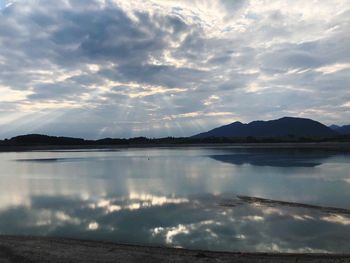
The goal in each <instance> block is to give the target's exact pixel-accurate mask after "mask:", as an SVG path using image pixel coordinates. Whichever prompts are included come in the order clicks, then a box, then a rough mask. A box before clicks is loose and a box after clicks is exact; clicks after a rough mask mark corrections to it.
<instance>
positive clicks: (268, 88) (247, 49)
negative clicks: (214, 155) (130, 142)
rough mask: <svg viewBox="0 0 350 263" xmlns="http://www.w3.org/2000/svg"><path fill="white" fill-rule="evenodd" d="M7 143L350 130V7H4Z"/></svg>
mask: <svg viewBox="0 0 350 263" xmlns="http://www.w3.org/2000/svg"><path fill="white" fill-rule="evenodd" d="M0 94H1V95H0V138H5V137H12V136H15V135H18V134H26V133H45V134H50V135H65V136H78V137H84V138H92V139H95V138H102V137H110V136H111V137H133V136H140V135H144V136H148V137H160V136H169V135H171V136H188V135H192V134H195V133H198V132H202V131H205V130H208V129H210V128H213V127H216V126H218V125H222V124H227V123H230V122H233V121H237V120H239V121H242V122H249V121H252V120H257V119H262V120H268V119H274V118H279V117H283V116H300V117H306V118H313V119H316V120H319V121H321V122H323V123H325V124H333V123H336V124H348V123H350V0H319V1H311V0H310V1H305V0H300V1H298V0H293V1H287V0H285V1H277V0H276V1H270V0H269V1H267V0H266V1H264V0H256V1H245V0H217V1H214V0H198V1H194V0H191V1H189V0H188V1H185V0H183V1H181V0H180V1H179V0H176V1H175V0H174V1H172V0H149V1H144V0H140V1H138V0H133V1H129V0H125V1H121V0H18V1H6V0H0Z"/></svg>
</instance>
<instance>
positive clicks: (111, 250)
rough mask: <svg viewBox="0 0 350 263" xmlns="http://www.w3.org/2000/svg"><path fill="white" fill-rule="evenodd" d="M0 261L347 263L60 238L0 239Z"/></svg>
mask: <svg viewBox="0 0 350 263" xmlns="http://www.w3.org/2000/svg"><path fill="white" fill-rule="evenodd" d="M0 262H4V263H5V262H144V263H147V262H191V263H192V262H241V263H244V262H252V263H255V262H272V263H273V262H309V263H313V262H350V254H348V255H332V254H270V253H224V252H210V251H198V250H185V249H174V248H163V247H146V246H134V245H120V244H114V243H108V242H94V241H82V240H72V239H61V238H39V237H13V236H1V237H0Z"/></svg>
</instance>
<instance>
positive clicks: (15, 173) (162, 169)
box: [0, 147, 350, 253]
mask: <svg viewBox="0 0 350 263" xmlns="http://www.w3.org/2000/svg"><path fill="white" fill-rule="evenodd" d="M0 167H1V173H0V234H9V235H13V234H15V235H39V236H40V235H43V236H61V237H62V236H63V237H72V238H82V239H94V240H110V241H115V242H122V243H132V244H135V243H136V244H152V245H167V246H176V247H184V248H196V249H210V250H222V251H261V252H264V251H265V252H267V251H279V252H339V253H340V252H348V251H349V250H350V234H349V233H350V217H349V215H348V214H344V213H337V212H336V210H322V209H317V206H330V207H338V208H343V209H349V208H350V207H349V204H348V200H349V199H350V175H349V172H348V171H349V168H350V156H349V155H348V154H338V153H334V152H330V151H314V150H312V151H311V150H296V149H284V150H281V149H269V150H268V149H246V148H199V147H197V148H185V149H182V148H174V149H167V148H162V149H124V150H120V151H106V152H104V151H96V152H94V151H87V152H84V151H76V152H64V151H57V152H55V151H49V152H22V153H0ZM237 195H244V196H248V197H249V196H251V197H254V196H255V197H261V198H268V199H272V200H278V201H282V202H260V203H259V202H254V200H255V199H249V198H247V199H246V200H244V199H240V198H238V197H237ZM247 200H248V201H247ZM252 200H253V201H252ZM287 202H298V203H303V204H307V205H310V206H299V207H297V206H288V205H285V204H287ZM227 203H229V204H230V205H223V204H227ZM330 211H331V212H330ZM332 211H333V212H332ZM334 211H335V212H334ZM339 211H340V210H339Z"/></svg>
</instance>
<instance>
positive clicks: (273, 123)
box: [193, 117, 338, 138]
mask: <svg viewBox="0 0 350 263" xmlns="http://www.w3.org/2000/svg"><path fill="white" fill-rule="evenodd" d="M336 135H338V133H337V132H336V131H334V130H332V129H331V128H329V127H327V126H325V125H323V124H322V123H320V122H317V121H314V120H311V119H304V118H295V117H284V118H281V119H277V120H270V121H253V122H250V123H247V124H246V123H241V122H234V123H231V124H228V125H225V126H221V127H218V128H215V129H212V130H210V131H208V132H204V133H200V134H197V135H194V136H193V138H207V137H248V136H252V137H256V138H263V137H286V136H295V137H332V136H336Z"/></svg>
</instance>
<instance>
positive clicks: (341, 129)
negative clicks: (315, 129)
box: [329, 124, 350, 134]
mask: <svg viewBox="0 0 350 263" xmlns="http://www.w3.org/2000/svg"><path fill="white" fill-rule="evenodd" d="M329 128H331V129H332V130H333V131H336V132H338V133H340V134H350V125H344V126H338V125H334V124H333V125H331V126H329Z"/></svg>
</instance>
